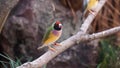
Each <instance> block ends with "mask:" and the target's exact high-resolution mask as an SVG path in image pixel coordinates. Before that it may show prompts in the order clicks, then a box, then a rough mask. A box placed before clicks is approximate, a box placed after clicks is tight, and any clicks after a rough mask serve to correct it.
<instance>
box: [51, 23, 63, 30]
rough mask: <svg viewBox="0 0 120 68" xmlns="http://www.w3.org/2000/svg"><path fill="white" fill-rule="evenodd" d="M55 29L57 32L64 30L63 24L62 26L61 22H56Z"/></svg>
mask: <svg viewBox="0 0 120 68" xmlns="http://www.w3.org/2000/svg"><path fill="white" fill-rule="evenodd" d="M53 28H54V29H55V30H58V31H59V30H61V29H62V24H61V22H59V21H56V22H55V23H54V25H53Z"/></svg>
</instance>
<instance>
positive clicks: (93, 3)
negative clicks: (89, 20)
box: [87, 0, 98, 10]
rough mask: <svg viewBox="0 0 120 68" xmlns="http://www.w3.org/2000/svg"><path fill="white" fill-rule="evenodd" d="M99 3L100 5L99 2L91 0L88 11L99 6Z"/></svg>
mask: <svg viewBox="0 0 120 68" xmlns="http://www.w3.org/2000/svg"><path fill="white" fill-rule="evenodd" d="M97 3H98V0H90V1H89V3H88V6H87V9H88V10H90V9H92V8H93V7H95V6H96V5H97Z"/></svg>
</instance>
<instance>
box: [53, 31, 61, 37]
mask: <svg viewBox="0 0 120 68" xmlns="http://www.w3.org/2000/svg"><path fill="white" fill-rule="evenodd" d="M52 33H53V34H54V35H55V36H59V34H60V31H57V30H53V31H52Z"/></svg>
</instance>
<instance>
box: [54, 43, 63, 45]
mask: <svg viewBox="0 0 120 68" xmlns="http://www.w3.org/2000/svg"><path fill="white" fill-rule="evenodd" d="M53 45H55V46H61V45H60V43H54V44H53Z"/></svg>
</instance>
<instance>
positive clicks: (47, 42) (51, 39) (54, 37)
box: [44, 33, 61, 45]
mask: <svg viewBox="0 0 120 68" xmlns="http://www.w3.org/2000/svg"><path fill="white" fill-rule="evenodd" d="M60 36H61V33H59V35H58V36H55V35H53V34H52V33H50V35H49V38H48V39H47V40H46V41H44V45H49V44H52V43H54V42H56V41H57V40H58V39H59V38H60Z"/></svg>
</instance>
